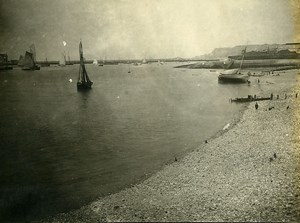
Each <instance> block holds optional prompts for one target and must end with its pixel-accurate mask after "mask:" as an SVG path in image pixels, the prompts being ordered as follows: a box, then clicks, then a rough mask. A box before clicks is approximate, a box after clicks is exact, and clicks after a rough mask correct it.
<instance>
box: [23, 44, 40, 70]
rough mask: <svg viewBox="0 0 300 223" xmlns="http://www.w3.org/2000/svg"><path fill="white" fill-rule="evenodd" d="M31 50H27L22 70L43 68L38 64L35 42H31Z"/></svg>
mask: <svg viewBox="0 0 300 223" xmlns="http://www.w3.org/2000/svg"><path fill="white" fill-rule="evenodd" d="M29 51H30V52H28V51H26V52H25V56H24V58H23V60H22V61H21V62H22V64H21V67H22V70H40V69H41V68H40V67H39V66H38V65H37V64H36V52H35V46H34V44H31V46H30V50H29Z"/></svg>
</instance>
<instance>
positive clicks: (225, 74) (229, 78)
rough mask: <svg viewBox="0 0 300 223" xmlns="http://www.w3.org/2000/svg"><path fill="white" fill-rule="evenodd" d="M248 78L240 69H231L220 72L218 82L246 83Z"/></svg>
mask: <svg viewBox="0 0 300 223" xmlns="http://www.w3.org/2000/svg"><path fill="white" fill-rule="evenodd" d="M248 79H249V75H247V74H242V73H241V72H240V69H231V70H225V71H222V72H220V75H219V76H218V80H219V81H220V82H228V83H246V82H247V81H248Z"/></svg>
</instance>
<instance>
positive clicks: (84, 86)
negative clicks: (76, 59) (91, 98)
mask: <svg viewBox="0 0 300 223" xmlns="http://www.w3.org/2000/svg"><path fill="white" fill-rule="evenodd" d="M79 56H80V65H79V76H78V81H77V89H78V90H88V89H91V88H92V84H93V82H92V81H91V80H90V78H89V76H88V74H87V72H86V69H85V65H84V59H83V50H82V43H81V41H80V43H79Z"/></svg>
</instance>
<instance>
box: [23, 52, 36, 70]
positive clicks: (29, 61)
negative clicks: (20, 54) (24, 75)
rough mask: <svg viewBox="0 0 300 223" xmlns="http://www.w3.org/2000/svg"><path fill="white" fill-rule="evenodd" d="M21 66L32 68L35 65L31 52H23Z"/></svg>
mask: <svg viewBox="0 0 300 223" xmlns="http://www.w3.org/2000/svg"><path fill="white" fill-rule="evenodd" d="M22 65H23V67H24V68H29V69H33V68H34V66H35V63H34V60H33V54H32V53H30V52H27V51H26V53H25V57H24V59H23V64H22Z"/></svg>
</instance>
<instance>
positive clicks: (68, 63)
mask: <svg viewBox="0 0 300 223" xmlns="http://www.w3.org/2000/svg"><path fill="white" fill-rule="evenodd" d="M73 64H74V63H73V62H71V58H70V55H69V52H68V61H67V62H66V65H73Z"/></svg>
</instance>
